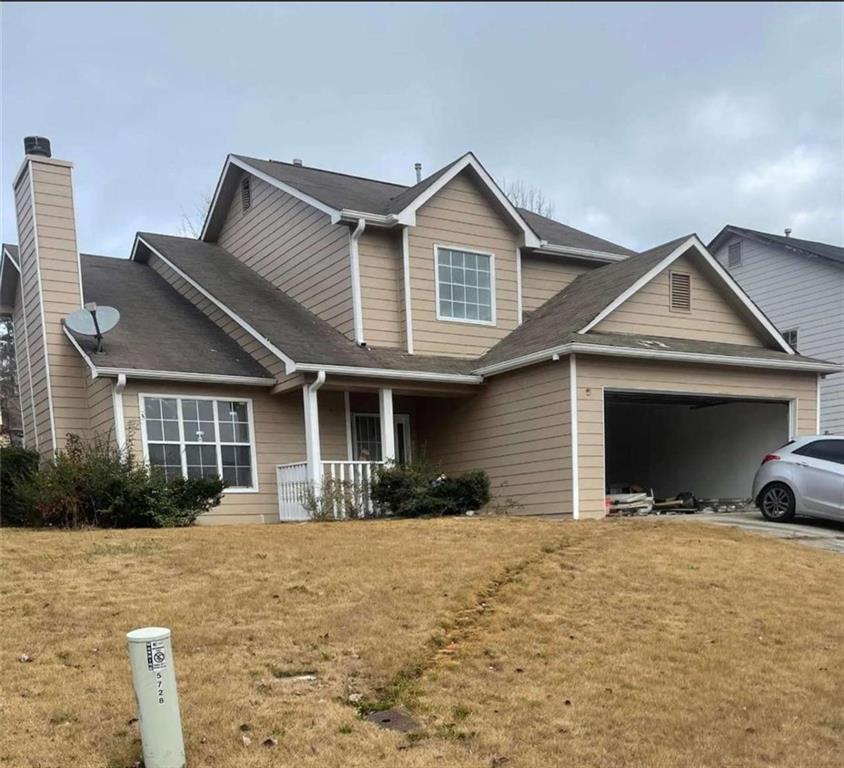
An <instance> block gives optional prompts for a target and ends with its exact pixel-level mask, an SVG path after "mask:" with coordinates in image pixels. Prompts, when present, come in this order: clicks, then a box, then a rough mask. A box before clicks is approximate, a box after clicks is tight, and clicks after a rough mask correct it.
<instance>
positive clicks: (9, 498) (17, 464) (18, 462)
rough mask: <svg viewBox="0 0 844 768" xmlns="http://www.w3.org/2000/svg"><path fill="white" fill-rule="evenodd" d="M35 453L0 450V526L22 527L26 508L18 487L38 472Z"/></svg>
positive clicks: (16, 449) (36, 453)
mask: <svg viewBox="0 0 844 768" xmlns="http://www.w3.org/2000/svg"><path fill="white" fill-rule="evenodd" d="M39 461H40V457H39V455H38V452H37V451H29V450H27V449H26V448H17V447H15V446H10V447H8V448H0V525H23V524H24V523H25V522H26V507H25V505H24V504H23V502H22V500H21V498H20V493H19V491H18V485H19V484H20V483H21V482H23V481H25V480H27V479H28V478H30V477H32V475H33V474H35V472H37V471H38V462H39Z"/></svg>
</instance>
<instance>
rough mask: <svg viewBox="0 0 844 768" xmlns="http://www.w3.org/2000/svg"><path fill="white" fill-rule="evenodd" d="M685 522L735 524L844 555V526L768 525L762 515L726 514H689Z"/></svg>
mask: <svg viewBox="0 0 844 768" xmlns="http://www.w3.org/2000/svg"><path fill="white" fill-rule="evenodd" d="M683 519H685V520H694V521H695V522H698V521H702V522H705V523H713V524H715V525H734V526H736V527H737V528H742V529H743V530H745V531H751V532H752V533H760V534H762V535H763V536H774V537H776V538H778V539H785V540H787V541H796V542H798V543H799V544H805V545H807V546H809V547H817V548H819V549H827V550H829V551H830V552H837V553H838V554H839V555H844V523H838V522H833V521H831V520H815V519H812V518H808V517H804V518H800V517H798V518H796V519H795V520H794V522H792V523H769V522H768V521H767V520H765V518H764V517H762V515H761V513H759V512H756V511H752V512H727V513H724V514H716V515H689V516H688V517H685V518H683Z"/></svg>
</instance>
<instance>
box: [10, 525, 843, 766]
mask: <svg viewBox="0 0 844 768" xmlns="http://www.w3.org/2000/svg"><path fill="white" fill-rule="evenodd" d="M92 552H96V555H95V556H93V557H92V556H91V554H92ZM133 557H137V558H138V567H127V565H128V564H130V563H133V561H132V558H133ZM3 567H4V585H3V586H4V592H3V594H2V597H0V615H2V617H3V626H4V643H3V648H2V656H0V658H2V665H3V667H2V669H3V674H4V702H3V706H2V708H0V766H5V765H9V766H21V767H22V768H31V766H37V765H57V764H61V765H76V766H80V768H102V767H103V766H110V765H113V766H120V767H121V768H125V766H127V765H131V764H132V763H133V762H135V761H137V760H139V759H140V745H139V743H138V741H137V738H138V734H137V723H135V722H134V721H133V718H134V717H135V714H136V713H135V706H134V698H133V694H132V689H131V676H130V673H129V667H128V661H127V657H126V644H125V633H126V631H128V630H129V629H132V628H135V627H138V626H144V625H164V626H169V627H170V628H171V629H172V630H173V644H174V652H175V665H176V674H177V679H178V682H179V691H180V699H181V705H182V721H183V725H184V731H185V740H186V746H187V753H188V759H189V763H190V764H191V765H193V764H196V765H218V766H223V767H225V768H228V767H229V766H232V767H233V768H263V767H264V766H266V767H267V768H269V767H270V766H273V765H297V766H304V767H305V768H311V767H313V768H316V766H325V767H326V768H339V767H340V766H343V767H344V768H345V767H346V766H351V767H352V768H358V767H361V768H362V767H363V766H367V767H374V768H378V767H379V766H383V767H384V768H386V767H387V766H390V768H392V766H398V767H399V768H402V767H403V766H408V767H409V768H423V766H430V765H444V766H449V768H451V766H455V767H456V768H489V767H490V766H506V768H514V767H516V766H522V765H525V766H534V765H535V766H540V765H559V764H568V765H578V766H580V765H582V766H590V767H591V766H596V767H598V768H604V767H605V766H633V765H647V766H649V767H652V768H669V767H673V766H677V765H687V766H694V768H709V767H710V766H711V768H716V766H717V767H719V768H720V766H724V765H729V766H731V768H751V766H757V765H766V766H782V767H788V768H791V767H793V768H802V766H806V765H812V766H813V768H832V767H833V766H835V768H840V765H841V754H842V743H844V711H842V708H841V706H840V691H841V690H844V669H843V668H842V667H841V664H840V659H839V656H840V649H841V647H844V612H842V611H837V610H835V606H837V605H838V604H839V602H840V595H839V591H840V589H839V587H840V584H841V583H844V558H841V557H840V556H836V555H833V554H831V553H826V552H821V551H817V550H814V549H810V548H804V547H801V546H798V545H795V544H789V543H784V542H779V541H773V540H770V539H767V538H762V537H754V536H751V535H749V534H746V533H743V532H741V531H737V530H733V529H729V528H721V527H715V526H703V525H700V524H695V523H693V522H687V521H682V522H681V521H655V520H641V521H613V522H605V523H595V524H592V523H582V524H581V523H579V524H576V525H575V524H569V525H561V524H559V523H551V522H546V521H537V520H518V519H492V520H489V519H474V520H430V521H405V522H398V523H397V522H379V521H375V522H366V523H364V524H357V523H349V524H347V525H342V526H338V525H332V524H324V525H321V524H314V525H308V526H278V527H272V528H267V527H257V526H255V527H239V528H227V529H225V530H221V529H218V528H196V529H181V530H165V531H153V532H151V531H122V532H115V531H82V532H73V533H68V534H61V533H56V532H43V531H11V530H10V531H4V548H3ZM22 654H26V655H28V656H29V657H31V659H32V660H31V661H30V662H27V663H22V662H19V661H18V658H19V657H20V656H21V655H22ZM221 671H224V674H223V675H222V676H221ZM314 673H316V679H315V680H311V681H308V682H307V684H303V685H299V684H296V683H295V682H286V681H288V680H291V678H296V677H299V676H301V675H310V674H314ZM223 683H224V684H223ZM350 705H351V706H353V707H356V708H357V709H358V710H359V711H360V712H361V713H367V712H372V711H376V710H381V709H389V708H392V707H395V706H400V707H403V708H405V709H407V710H408V711H409V712H410V714H411V715H412V716H413V717H414V719H416V720H417V721H418V722H420V724H421V726H422V730H420V732H419V733H418V734H397V733H394V732H389V731H384V730H382V729H379V728H377V727H376V726H374V725H371V724H369V723H366V722H361V721H359V720H354V718H353V713H352V710H351V709H350ZM350 720H353V722H350ZM242 724H248V726H249V736H250V738H251V740H252V745H251V746H250V747H244V745H243V743H242V736H243V732H241V730H240V726H241V725H242ZM279 734H284V738H283V739H281V738H279V743H278V745H277V746H274V747H273V748H271V749H270V748H263V747H262V746H261V745H262V743H263V742H264V741H265V740H266V739H267V738H268V737H271V736H275V737H276V738H278V735H279ZM57 761H58V762H57Z"/></svg>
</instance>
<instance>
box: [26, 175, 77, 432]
mask: <svg viewBox="0 0 844 768" xmlns="http://www.w3.org/2000/svg"><path fill="white" fill-rule="evenodd" d="M31 165H32V179H33V182H34V185H35V220H36V224H37V236H38V260H39V265H40V272H41V291H42V308H43V312H44V321H45V332H46V341H47V353H48V356H49V375H50V388H51V395H52V402H53V416H54V422H55V430H56V441H57V446H58V447H59V448H61V447H63V445H64V442H65V439H66V437H67V435H68V434H77V435H81V436H83V437H84V436H86V435H87V433H88V427H89V422H88V393H87V387H86V382H85V364H84V362H83V361H82V359H81V358H80V356H79V353H78V352H77V351H76V350H75V349H74V348H73V346H72V345H71V343H70V342H69V341H68V339H67V337H66V336H65V335H64V332H63V330H62V320H63V319H64V318H65V317H67V316H68V315H69V314H70V313H71V312H75V311H76V310H77V309H79V308H80V307H81V306H82V296H81V293H80V285H79V253H78V250H77V243H76V225H75V220H74V210H73V188H72V180H71V168H70V166H69V165H68V164H65V163H53V162H43V161H40V160H36V161H33V162H32V164H31Z"/></svg>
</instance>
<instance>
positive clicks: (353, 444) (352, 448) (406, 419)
mask: <svg viewBox="0 0 844 768" xmlns="http://www.w3.org/2000/svg"><path fill="white" fill-rule="evenodd" d="M358 416H374V417H375V418H378V419H380V418H381V414H380V413H378V412H375V411H351V412H350V414H349V440H350V442H349V456H351V457H355V456H357V450H356V448H357V442H358V437H357V429H356V427H355V419H356V418H357V417H358ZM397 423H400V424H402V425H404V455H405V456H406V457H407V460H408V461H413V454H412V452H411V450H412V449H411V443H412V441H411V439H410V414H409V413H394V414H393V428H394V429H395V425H396V424H397ZM350 461H356V459H354V458H352V459H350ZM373 461H374V459H373Z"/></svg>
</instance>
